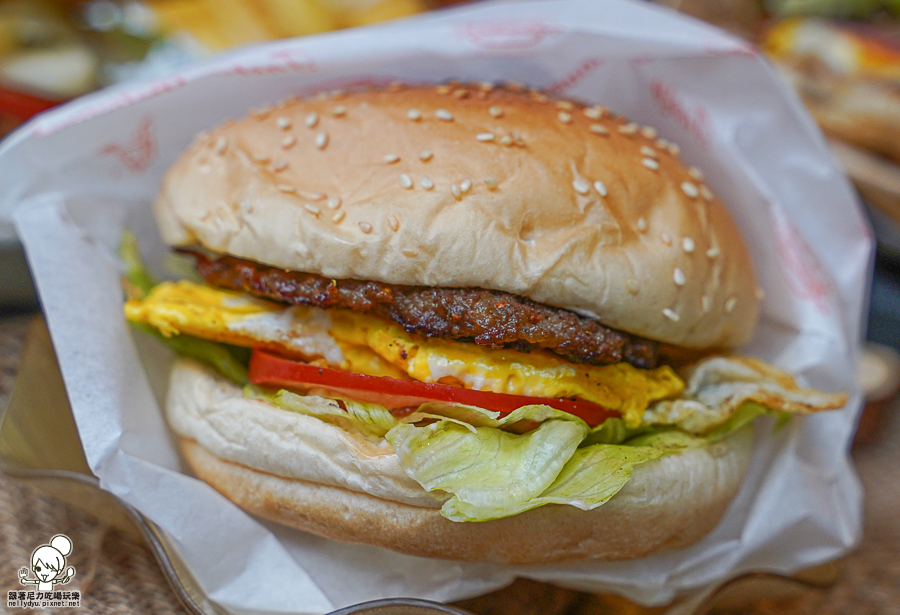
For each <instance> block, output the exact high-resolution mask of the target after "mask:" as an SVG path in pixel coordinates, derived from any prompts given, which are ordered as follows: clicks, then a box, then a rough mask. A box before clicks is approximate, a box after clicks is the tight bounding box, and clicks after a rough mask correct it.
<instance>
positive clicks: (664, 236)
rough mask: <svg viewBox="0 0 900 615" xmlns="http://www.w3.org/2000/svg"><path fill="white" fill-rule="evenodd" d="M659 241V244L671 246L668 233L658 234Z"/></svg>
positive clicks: (670, 237) (670, 238)
mask: <svg viewBox="0 0 900 615" xmlns="http://www.w3.org/2000/svg"><path fill="white" fill-rule="evenodd" d="M659 240H660V241H661V242H663V243H664V244H666V245H667V246H671V245H672V236H671V235H669V234H668V233H665V232H663V233H660V234H659Z"/></svg>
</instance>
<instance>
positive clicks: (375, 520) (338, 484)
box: [167, 360, 753, 564]
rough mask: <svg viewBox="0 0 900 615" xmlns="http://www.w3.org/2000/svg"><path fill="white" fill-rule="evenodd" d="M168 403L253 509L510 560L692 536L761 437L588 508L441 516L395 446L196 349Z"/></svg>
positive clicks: (219, 483) (182, 431)
mask: <svg viewBox="0 0 900 615" xmlns="http://www.w3.org/2000/svg"><path fill="white" fill-rule="evenodd" d="M167 412H168V417H169V421H170V423H171V424H172V426H173V428H174V429H175V430H176V432H178V434H179V435H180V438H179V440H180V443H181V446H182V451H183V453H184V456H185V459H186V460H187V462H188V463H189V464H190V466H191V467H192V468H193V470H194V472H195V474H196V475H197V476H198V477H200V478H201V479H203V480H204V481H206V482H208V483H209V484H211V485H212V486H213V487H215V488H216V489H217V490H218V491H220V492H221V493H223V494H224V495H225V496H226V497H228V498H229V499H230V500H232V501H234V502H235V503H237V504H238V505H239V506H241V507H242V508H244V509H245V510H247V511H249V512H251V513H253V514H255V515H259V516H261V517H264V518H266V519H270V520H273V521H277V522H280V523H284V524H286V525H290V526H293V527H295V528H298V529H301V530H304V531H308V532H312V533H315V534H318V535H321V536H325V537H327V538H331V539H335V540H341V541H344V542H352V543H363V544H371V545H376V546H381V547H386V548H389V549H393V550H395V551H401V552H404V553H409V554H412V555H420V556H427V557H440V558H445V559H456V560H465V561H479V562H495V563H506V564H536V563H549V562H561V561H572V560H622V559H632V558H637V557H643V556H646V555H650V554H652V553H656V552H659V551H663V550H668V549H674V548H680V547H685V546H687V545H690V544H692V543H694V542H696V541H697V540H699V539H700V538H702V537H703V536H705V535H706V534H707V533H709V531H711V530H712V529H713V528H714V527H715V525H716V524H717V523H718V522H719V520H720V519H721V517H722V515H723V514H724V513H725V510H726V509H727V508H728V505H729V503H730V502H731V499H732V498H733V496H734V495H735V493H736V492H737V490H738V487H739V485H740V482H741V480H742V478H743V476H744V473H745V471H746V468H747V465H748V464H749V460H750V457H751V454H752V445H753V436H752V431H751V430H749V429H744V430H742V431H739V432H737V433H735V434H734V435H732V436H730V437H729V438H728V439H726V440H724V441H720V442H716V443H715V444H712V445H709V446H707V447H706V448H701V449H689V450H687V451H685V452H683V453H679V454H675V455H667V456H665V457H662V458H661V459H659V460H657V461H654V462H648V463H646V464H643V465H641V466H638V467H637V468H636V469H635V470H634V473H633V475H632V478H631V480H630V481H629V482H628V483H627V484H626V485H625V487H623V488H622V490H621V491H620V492H619V493H618V494H616V495H615V496H614V497H613V498H612V499H611V500H610V501H608V502H607V503H606V504H604V505H603V506H601V507H599V508H596V509H594V510H591V511H584V510H580V509H577V508H575V507H572V506H561V505H547V506H542V507H540V508H536V509H533V510H530V511H527V512H525V513H521V514H519V515H515V516H513V517H507V518H504V519H499V520H495V521H487V522H480V523H457V522H453V521H449V520H447V519H445V518H444V517H442V516H441V514H440V510H439V507H440V505H441V504H442V502H443V498H442V497H441V496H439V495H434V494H429V493H426V492H425V491H424V490H423V489H422V488H421V487H419V486H418V484H416V483H414V482H413V481H411V480H410V479H409V478H407V477H406V476H405V475H404V474H403V472H402V470H400V468H399V464H397V459H396V454H394V453H393V451H392V450H390V447H389V446H386V447H385V446H382V447H381V448H382V449H384V450H379V447H378V446H377V445H375V444H372V443H371V442H370V441H367V440H364V439H362V438H360V437H357V436H354V435H353V434H350V433H348V432H346V431H344V430H342V429H340V428H338V427H334V426H332V425H329V424H327V423H324V422H322V421H319V420H317V419H313V418H310V417H307V416H304V415H302V414H298V413H296V412H289V411H286V410H280V409H278V408H276V407H274V406H272V405H270V404H268V403H265V402H261V401H257V400H252V399H247V398H245V397H243V395H242V393H241V390H240V389H239V388H238V387H236V386H234V385H233V384H231V383H230V382H228V381H226V380H224V379H222V378H219V377H217V376H215V375H214V374H212V373H211V372H209V371H208V370H206V369H204V368H201V367H199V366H198V365H196V364H195V363H192V362H190V361H187V360H181V361H179V362H178V363H177V364H176V365H175V367H174V369H173V372H172V378H171V384H170V388H169V401H168V410H167ZM323 451H327V454H325V453H324V452H323ZM392 468H393V469H392Z"/></svg>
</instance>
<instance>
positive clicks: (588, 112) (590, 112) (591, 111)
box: [584, 107, 603, 120]
mask: <svg viewBox="0 0 900 615" xmlns="http://www.w3.org/2000/svg"><path fill="white" fill-rule="evenodd" d="M584 115H585V117H588V118H590V119H592V120H599V119H600V118H601V117H603V109H602V108H601V107H587V108H585V110H584Z"/></svg>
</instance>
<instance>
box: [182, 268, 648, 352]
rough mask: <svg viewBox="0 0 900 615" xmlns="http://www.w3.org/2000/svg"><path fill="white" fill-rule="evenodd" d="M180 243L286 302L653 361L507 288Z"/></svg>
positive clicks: (499, 340)
mask: <svg viewBox="0 0 900 615" xmlns="http://www.w3.org/2000/svg"><path fill="white" fill-rule="evenodd" d="M182 251H183V252H186V253H189V254H191V255H193V256H194V257H195V258H196V259H197V271H198V273H199V274H200V276H201V277H202V278H203V279H204V280H206V282H207V283H209V284H212V285H213V286H219V287H223V288H230V289H233V290H240V291H244V292H248V293H250V294H252V295H255V296H257V297H263V298H266V299H272V300H275V301H280V302H283V303H288V304H290V305H305V306H312V307H318V308H339V309H349V310H353V311H356V312H364V313H368V314H373V315H376V316H380V317H382V318H388V319H390V320H393V321H394V322H396V323H398V324H399V325H401V326H402V327H403V328H404V329H405V330H406V331H407V332H409V333H418V334H421V335H425V336H427V337H441V338H449V339H454V340H460V341H467V342H474V343H475V344H478V345H480V346H486V347H488V348H512V349H515V350H519V351H523V352H529V351H531V350H538V349H543V350H549V351H551V352H553V353H555V354H557V355H559V356H561V357H563V358H565V359H566V360H568V361H572V362H575V363H589V364H591V365H608V364H612V363H618V362H620V361H625V362H627V363H630V364H632V365H634V366H635V367H640V368H645V369H652V368H654V367H656V366H657V364H658V362H659V344H658V343H656V342H653V341H650V340H647V339H644V338H641V337H638V336H636V335H631V334H629V333H624V332H622V331H617V330H615V329H610V328H609V327H605V326H603V325H602V324H600V323H599V322H598V321H596V320H593V319H591V318H585V317H583V316H579V315H578V314H575V313H574V312H570V311H567V310H563V309H560V308H554V307H550V306H547V305H543V304H540V303H536V302H534V301H531V300H529V299H525V298H524V297H519V296H517V295H513V294H510V293H504V292H499V291H491V290H481V289H477V288H429V287H422V286H404V285H397V284H384V283H381V282H369V281H361V280H334V279H330V278H325V277H322V276H319V275H315V274H311V273H299V272H295V271H284V270H282V269H278V268H275V267H270V266H268V265H261V264H259V263H256V262H253V261H249V260H245V259H241V258H236V257H233V256H220V257H218V258H215V259H213V258H209V257H208V256H206V255H205V254H203V253H199V252H195V251H192V250H182Z"/></svg>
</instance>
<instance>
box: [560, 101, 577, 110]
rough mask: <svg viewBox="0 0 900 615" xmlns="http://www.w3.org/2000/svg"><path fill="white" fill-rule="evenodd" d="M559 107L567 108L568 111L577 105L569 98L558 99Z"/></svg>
mask: <svg viewBox="0 0 900 615" xmlns="http://www.w3.org/2000/svg"><path fill="white" fill-rule="evenodd" d="M556 108H557V109H565V110H566V111H571V110H572V109H574V108H575V105H573V104H572V103H570V102H569V101H568V100H557V101H556Z"/></svg>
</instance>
